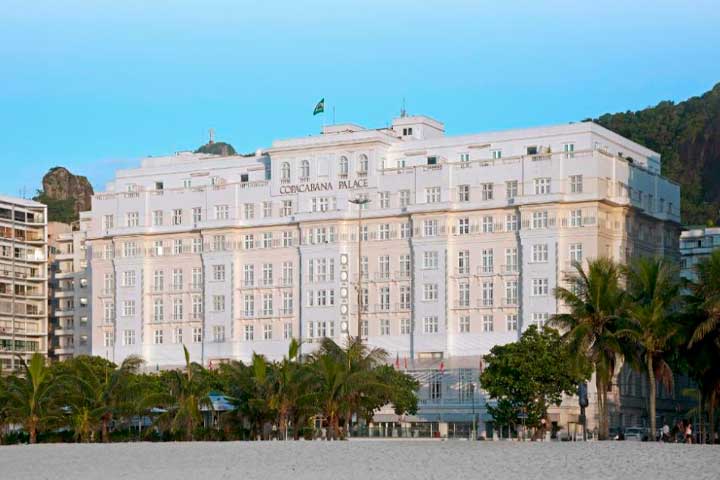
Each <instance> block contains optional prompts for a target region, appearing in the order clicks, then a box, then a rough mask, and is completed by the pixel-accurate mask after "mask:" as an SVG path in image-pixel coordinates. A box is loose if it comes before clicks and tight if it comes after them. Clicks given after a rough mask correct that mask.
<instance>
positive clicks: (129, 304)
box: [123, 300, 135, 317]
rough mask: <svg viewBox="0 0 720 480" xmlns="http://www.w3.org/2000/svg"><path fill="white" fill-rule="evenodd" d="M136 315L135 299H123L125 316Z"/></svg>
mask: <svg viewBox="0 0 720 480" xmlns="http://www.w3.org/2000/svg"><path fill="white" fill-rule="evenodd" d="M133 315H135V300H124V301H123V316H124V317H131V316H133Z"/></svg>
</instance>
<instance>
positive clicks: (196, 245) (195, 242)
mask: <svg viewBox="0 0 720 480" xmlns="http://www.w3.org/2000/svg"><path fill="white" fill-rule="evenodd" d="M202 251H203V242H202V238H193V239H192V253H202Z"/></svg>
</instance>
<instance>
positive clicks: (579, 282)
mask: <svg viewBox="0 0 720 480" xmlns="http://www.w3.org/2000/svg"><path fill="white" fill-rule="evenodd" d="M573 266H574V268H575V270H576V272H575V273H574V274H572V275H570V276H569V277H568V278H567V280H568V281H569V282H571V284H572V285H574V288H571V289H568V288H564V287H558V288H556V289H555V295H556V297H557V298H558V299H559V300H561V301H562V302H563V303H564V304H565V306H566V307H567V309H568V312H567V313H561V314H557V315H553V317H552V318H551V320H550V323H551V324H553V325H555V326H557V327H559V328H560V329H561V331H564V332H565V333H564V338H565V339H566V341H567V342H568V343H569V345H570V347H571V349H572V351H574V352H576V354H578V355H582V356H584V357H586V358H587V360H588V361H589V362H590V363H591V364H592V365H593V367H594V369H595V386H596V388H597V409H598V416H599V432H598V438H599V439H600V440H607V438H608V436H609V412H608V408H607V394H608V391H609V390H610V388H611V385H612V379H613V376H614V374H615V366H616V364H617V360H618V357H619V355H620V353H621V351H622V346H621V344H620V342H619V340H618V337H617V336H616V334H615V331H616V329H617V323H618V320H619V318H620V316H621V314H622V312H623V307H624V303H625V294H624V292H623V290H622V288H621V287H620V276H621V274H620V269H619V267H618V265H617V264H616V263H615V262H613V261H612V260H611V259H608V258H598V259H595V260H592V261H588V266H587V271H586V270H585V269H583V267H582V265H581V264H580V263H578V262H573Z"/></svg>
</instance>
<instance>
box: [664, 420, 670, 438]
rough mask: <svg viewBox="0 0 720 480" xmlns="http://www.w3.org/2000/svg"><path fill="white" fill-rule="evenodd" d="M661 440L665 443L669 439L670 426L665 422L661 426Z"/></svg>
mask: <svg viewBox="0 0 720 480" xmlns="http://www.w3.org/2000/svg"><path fill="white" fill-rule="evenodd" d="M662 441H663V442H665V443H667V442H669V441H670V427H669V426H668V424H667V423H665V424H664V425H663V427H662Z"/></svg>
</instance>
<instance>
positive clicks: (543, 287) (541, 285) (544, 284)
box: [532, 278, 548, 297]
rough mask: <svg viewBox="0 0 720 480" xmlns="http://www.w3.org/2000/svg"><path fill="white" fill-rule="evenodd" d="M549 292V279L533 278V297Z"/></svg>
mask: <svg viewBox="0 0 720 480" xmlns="http://www.w3.org/2000/svg"><path fill="white" fill-rule="evenodd" d="M547 294H548V279H547V278H533V279H532V295H533V297H541V296H545V295H547Z"/></svg>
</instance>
